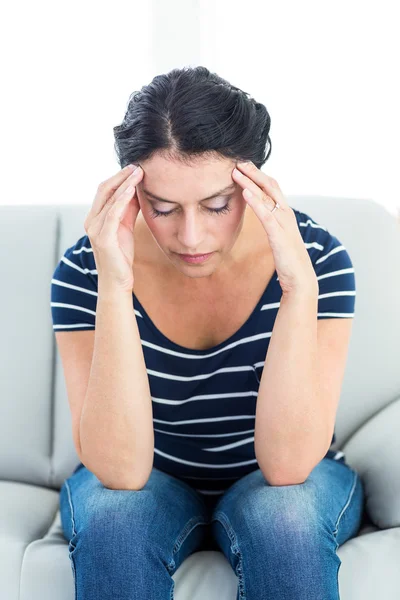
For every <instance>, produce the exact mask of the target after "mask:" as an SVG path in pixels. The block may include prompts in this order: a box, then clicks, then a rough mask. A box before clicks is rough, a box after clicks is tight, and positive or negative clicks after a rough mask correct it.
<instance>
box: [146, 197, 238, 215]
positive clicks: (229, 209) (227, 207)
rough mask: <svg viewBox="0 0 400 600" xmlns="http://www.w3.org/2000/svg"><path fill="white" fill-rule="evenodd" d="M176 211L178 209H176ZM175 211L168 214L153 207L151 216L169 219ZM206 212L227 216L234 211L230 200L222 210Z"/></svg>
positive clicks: (213, 209)
mask: <svg viewBox="0 0 400 600" xmlns="http://www.w3.org/2000/svg"><path fill="white" fill-rule="evenodd" d="M175 210H176V209H175ZM175 210H170V211H168V212H162V211H160V210H157V209H155V208H153V207H152V209H151V214H152V215H153V217H152V218H153V219H155V218H156V217H160V216H163V217H168V216H169V215H172V214H173V213H174V212H175ZM205 210H207V211H208V212H209V213H212V214H215V215H221V214H226V213H228V212H230V211H231V210H232V209H231V207H230V205H229V200H228V202H227V203H226V204H225V206H222V207H221V208H205Z"/></svg>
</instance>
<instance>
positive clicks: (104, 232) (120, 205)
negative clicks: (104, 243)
mask: <svg viewBox="0 0 400 600" xmlns="http://www.w3.org/2000/svg"><path fill="white" fill-rule="evenodd" d="M135 190H136V188H135V186H134V185H132V184H131V185H128V186H127V187H126V188H125V190H124V191H123V192H122V193H121V194H119V196H118V197H117V198H116V200H115V202H114V204H113V205H110V207H109V208H108V210H107V212H106V211H104V212H105V215H104V218H103V224H102V227H101V230H100V234H101V236H104V237H105V238H107V236H108V235H110V234H114V233H115V232H116V231H118V228H119V226H120V223H121V219H122V217H123V214H124V212H125V209H126V206H127V204H129V202H130V201H131V200H132V196H133V194H135Z"/></svg>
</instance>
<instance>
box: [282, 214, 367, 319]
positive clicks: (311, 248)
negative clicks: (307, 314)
mask: <svg viewBox="0 0 400 600" xmlns="http://www.w3.org/2000/svg"><path fill="white" fill-rule="evenodd" d="M292 208H293V207H292ZM293 211H294V213H295V215H296V219H297V223H298V226H299V230H300V233H301V235H302V238H303V240H304V244H305V246H306V248H307V250H308V253H309V255H310V259H311V262H312V264H313V267H314V271H315V273H316V276H317V279H318V285H319V296H318V318H319V319H320V318H332V317H334V318H340V317H345V318H349V317H354V313H355V297H356V280H355V272H354V266H353V262H352V260H351V257H350V254H349V252H348V250H347V248H346V246H345V245H344V244H343V243H342V242H341V240H340V239H339V238H338V237H337V236H336V235H334V233H333V232H331V231H330V230H329V229H328V228H327V227H326V225H325V224H324V223H319V222H317V221H316V220H315V219H313V218H312V216H310V215H309V214H307V213H305V212H302V211H301V210H298V209H295V208H293Z"/></svg>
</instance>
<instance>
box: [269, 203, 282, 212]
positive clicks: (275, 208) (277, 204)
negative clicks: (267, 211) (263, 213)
mask: <svg viewBox="0 0 400 600" xmlns="http://www.w3.org/2000/svg"><path fill="white" fill-rule="evenodd" d="M278 208H280V204H279V203H278V202H276V203H275V206H274V208H273V209H272V210H271V212H272V213H273V212H274V210H277V209H278Z"/></svg>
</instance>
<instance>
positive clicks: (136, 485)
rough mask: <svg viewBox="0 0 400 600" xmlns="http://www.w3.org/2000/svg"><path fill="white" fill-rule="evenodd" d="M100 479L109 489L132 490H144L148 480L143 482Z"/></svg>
mask: <svg viewBox="0 0 400 600" xmlns="http://www.w3.org/2000/svg"><path fill="white" fill-rule="evenodd" d="M99 481H100V483H101V484H102V485H103V486H104V487H105V488H107V489H108V490H125V491H130V492H140V490H142V489H143V488H144V487H145V485H146V483H147V481H145V482H144V483H141V482H137V481H129V480H123V481H113V482H107V481H104V480H101V479H99Z"/></svg>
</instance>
